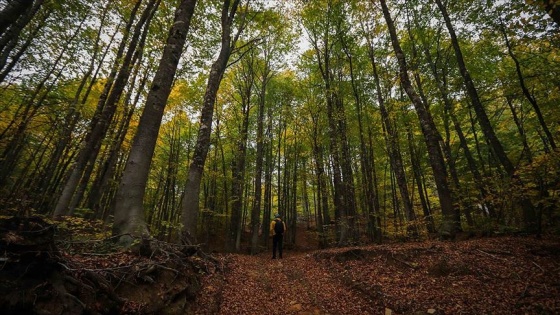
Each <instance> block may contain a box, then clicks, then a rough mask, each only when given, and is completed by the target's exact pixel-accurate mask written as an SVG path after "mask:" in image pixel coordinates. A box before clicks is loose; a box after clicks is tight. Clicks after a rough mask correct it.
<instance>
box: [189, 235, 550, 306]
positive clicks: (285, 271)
mask: <svg viewBox="0 0 560 315" xmlns="http://www.w3.org/2000/svg"><path fill="white" fill-rule="evenodd" d="M558 258H560V240H559V239H558V238H556V237H555V238H553V239H549V240H535V239H534V238H524V237H519V238H515V237H504V238H490V239H477V240H470V241H462V242H438V241H426V242H419V243H402V244H387V245H378V246H374V245H372V246H365V247H355V248H337V249H329V250H323V251H309V252H303V253H302V252H300V253H295V252H291V251H287V252H285V258H284V259H282V260H271V259H270V256H269V253H263V254H261V255H257V256H249V255H235V254H228V255H225V256H220V257H219V259H220V260H221V261H222V262H223V272H220V273H215V274H212V275H209V276H206V277H204V282H203V283H202V284H201V285H202V291H201V292H200V294H199V295H198V298H197V300H196V302H195V306H194V309H193V311H194V312H192V313H194V314H393V315H396V314H414V315H419V314H424V315H425V314H436V315H438V314H439V315H441V314H504V315H505V314H520V315H521V314H560V263H559V261H560V260H559V259H558Z"/></svg>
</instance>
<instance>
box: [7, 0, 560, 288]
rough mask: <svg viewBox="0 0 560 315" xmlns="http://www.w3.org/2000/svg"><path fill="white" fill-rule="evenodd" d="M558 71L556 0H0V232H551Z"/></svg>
mask: <svg viewBox="0 0 560 315" xmlns="http://www.w3.org/2000/svg"><path fill="white" fill-rule="evenodd" d="M559 89H560V3H559V2H558V1H554V0H526V1H522V0H500V1H482V0H477V1H464V0H430V1H417V0H409V1H404V0H371V1H370V0H347V1H343V0H277V1H272V0H270V1H267V0H220V1H218V0H205V1H196V0H170V1H162V0H116V1H115V0H102V1H82V0H68V1H54V0H0V219H2V220H3V221H2V222H3V223H2V225H3V226H4V227H2V233H4V234H2V235H3V240H2V242H3V243H2V244H3V245H2V246H3V249H2V250H3V251H4V250H5V249H6V248H7V247H6V246H8V247H9V244H11V243H14V242H15V243H17V241H16V238H10V237H11V236H10V235H12V234H9V233H8V232H5V231H8V230H9V228H8V227H6V226H8V225H10V224H12V226H20V227H21V226H22V225H18V224H19V223H18V224H16V223H13V222H24V221H19V220H25V219H26V218H27V219H28V221H25V222H27V223H25V226H30V225H31V226H33V224H36V225H37V226H40V227H41V228H39V230H40V231H43V230H45V229H47V228H43V227H45V226H50V224H53V225H58V226H59V227H60V228H61V229H70V230H72V229H75V230H73V231H74V232H72V233H73V234H74V237H76V236H86V235H87V237H84V238H82V239H88V240H89V241H92V240H94V239H98V240H101V239H104V240H107V239H110V240H111V241H112V243H111V244H114V245H115V246H118V247H119V248H125V249H133V250H135V249H138V250H139V251H140V252H142V250H143V249H145V248H148V250H150V249H151V250H153V248H154V247H160V248H162V246H183V247H184V248H189V249H193V250H194V251H198V252H199V255H203V256H204V257H205V258H207V259H211V258H209V256H205V255H206V254H204V253H210V252H220V253H243V254H247V253H248V254H253V255H257V254H260V253H263V252H265V251H267V250H268V247H269V246H270V244H269V243H270V239H271V235H270V231H269V230H268V227H269V224H270V221H271V220H272V219H273V217H274V215H275V214H276V213H278V214H279V215H281V216H282V218H283V219H284V221H285V222H286V226H287V229H288V231H287V233H286V237H285V239H284V243H285V246H286V248H290V247H291V248H296V247H297V246H298V245H299V244H298V240H302V239H304V242H307V243H312V244H313V247H314V248H315V249H318V248H321V249H326V248H344V247H348V246H361V245H369V244H385V243H391V242H407V241H416V242H417V241H425V240H435V239H437V240H456V239H459V238H469V237H494V236H497V235H508V236H512V235H513V236H530V237H532V238H535V239H540V238H543V237H548V236H550V235H553V236H557V235H559V234H560V209H559V200H560V151H559V150H558V149H557V144H558V142H557V141H560V138H559V136H558V135H559V132H560V106H558V104H559V103H560V90H559ZM39 218H40V219H39ZM10 220H16V221H10ZM38 220H41V221H38ZM7 222H12V223H7ZM39 222H41V223H39ZM21 224H23V223H21ZM92 231H94V232H92ZM5 233H8V234H5ZM10 233H11V232H10ZM72 233H70V234H72ZM88 233H89V234H88ZM303 235H304V236H305V237H302V236H303ZM68 237H71V236H70V235H68ZM6 244H7V245H6ZM163 244H165V245H163ZM72 246H75V244H74V245H72ZM111 246H113V245H111ZM191 254H192V253H191ZM494 254H495V253H494ZM494 254H492V255H494ZM267 255H268V254H267ZM6 259H8V258H2V261H7V260H6ZM69 270H70V269H69ZM98 282H99V281H98Z"/></svg>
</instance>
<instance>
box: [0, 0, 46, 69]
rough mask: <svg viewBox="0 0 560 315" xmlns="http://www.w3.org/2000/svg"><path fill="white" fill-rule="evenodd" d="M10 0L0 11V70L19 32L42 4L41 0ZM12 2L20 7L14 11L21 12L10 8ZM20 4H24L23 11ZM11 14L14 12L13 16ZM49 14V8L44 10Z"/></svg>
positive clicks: (16, 40)
mask: <svg viewBox="0 0 560 315" xmlns="http://www.w3.org/2000/svg"><path fill="white" fill-rule="evenodd" d="M10 2H11V3H10V4H8V6H6V7H5V9H4V10H2V12H0V56H2V57H1V58H0V70H2V69H3V68H4V66H5V64H6V62H5V61H6V60H7V58H8V55H9V54H10V53H11V51H12V50H13V49H14V47H16V44H17V42H18V40H19V37H20V35H21V32H22V31H23V29H24V28H25V27H26V26H27V25H28V24H29V22H31V20H32V19H33V17H35V15H36V14H37V12H38V11H39V9H40V8H41V5H42V4H43V0H36V1H31V4H30V3H29V2H30V0H12V1H10ZM12 4H13V5H14V6H15V7H18V6H19V7H20V9H16V11H18V12H21V13H18V12H14V11H13V10H11V8H14V6H12ZM22 5H23V6H25V8H24V9H23V11H22V10H21V6H22ZM12 14H15V16H13V15H12ZM49 14H50V10H49V11H48V12H46V15H49ZM16 16H17V17H16Z"/></svg>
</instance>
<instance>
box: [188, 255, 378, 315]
mask: <svg viewBox="0 0 560 315" xmlns="http://www.w3.org/2000/svg"><path fill="white" fill-rule="evenodd" d="M225 259H227V260H228V261H229V263H228V264H227V266H225V267H226V275H225V277H224V278H223V279H216V278H214V279H212V278H209V279H207V280H208V283H206V284H205V285H204V290H203V294H202V297H201V300H200V301H199V303H198V304H199V308H198V309H197V310H196V313H198V314H267V313H272V314H367V313H370V312H371V309H368V307H369V306H368V305H371V301H370V300H369V299H368V298H367V297H366V296H364V295H363V294H359V293H357V292H356V291H355V290H352V289H350V288H349V287H348V286H347V285H345V284H344V283H343V280H342V279H341V278H340V277H337V276H336V275H333V274H332V273H331V272H329V271H328V270H326V269H325V267H324V265H321V264H320V262H317V261H316V259H315V258H313V257H312V256H311V255H310V254H306V253H286V254H285V258H284V259H277V260H272V259H270V257H269V255H268V254H261V255H258V256H244V255H228V256H226V257H225ZM220 282H222V283H223V286H222V287H220ZM335 297H336V298H335Z"/></svg>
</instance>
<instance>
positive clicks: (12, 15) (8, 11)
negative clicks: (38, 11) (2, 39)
mask: <svg viewBox="0 0 560 315" xmlns="http://www.w3.org/2000/svg"><path fill="white" fill-rule="evenodd" d="M33 2H34V1H33V0H12V1H8V4H7V5H6V6H5V7H4V9H3V10H2V11H0V35H2V34H4V32H5V31H6V29H7V28H8V27H10V25H12V24H14V23H15V22H16V21H17V20H18V19H19V18H20V17H21V16H22V15H23V14H24V13H25V11H27V10H29V9H30V8H31V7H32V5H33ZM40 2H42V1H40Z"/></svg>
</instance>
